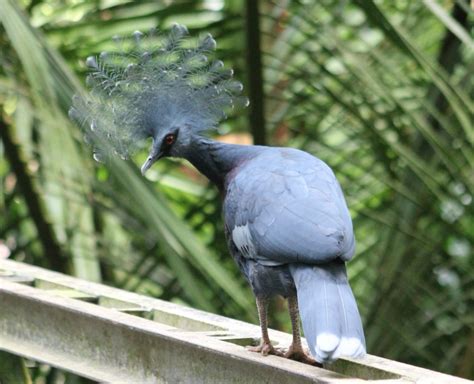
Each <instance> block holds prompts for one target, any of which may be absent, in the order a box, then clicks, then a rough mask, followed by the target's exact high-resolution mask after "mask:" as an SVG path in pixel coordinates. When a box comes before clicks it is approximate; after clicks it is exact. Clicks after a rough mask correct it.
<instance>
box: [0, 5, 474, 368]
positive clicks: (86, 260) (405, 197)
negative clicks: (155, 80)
mask: <svg viewBox="0 0 474 384" xmlns="http://www.w3.org/2000/svg"><path fill="white" fill-rule="evenodd" d="M21 3H22V5H23V9H22V10H20V9H19V7H18V6H16V5H14V4H15V3H14V2H13V1H10V0H0V8H1V9H2V11H1V12H0V62H1V64H2V66H1V67H0V105H1V106H3V114H2V115H1V116H2V118H1V119H0V120H1V121H2V124H1V125H2V126H1V128H0V129H2V141H3V143H4V144H3V147H0V148H3V149H0V150H3V151H4V153H5V159H0V175H1V177H2V188H1V189H0V196H1V199H0V207H1V209H2V211H3V212H5V214H2V215H1V216H0V246H1V249H0V251H1V250H2V249H5V247H7V248H8V250H9V252H11V255H10V257H12V258H15V259H18V260H24V261H27V262H30V263H34V264H38V265H44V266H48V267H51V268H55V269H60V270H63V271H66V272H68V273H72V274H75V275H77V276H80V277H83V278H88V279H91V280H99V279H101V280H103V281H105V282H106V283H109V284H112V285H116V286H119V287H123V288H126V289H130V290H136V291H138V292H141V293H145V294H150V295H153V296H156V297H160V298H163V299H166V300H173V301H179V302H181V303H185V304H188V305H191V306H195V307H199V308H203V309H206V310H210V311H214V312H218V313H222V314H225V315H228V316H232V317H236V318H241V319H246V320H249V319H250V320H254V321H255V319H256V317H255V310H254V306H253V299H252V295H251V293H250V291H249V289H248V288H247V287H246V284H245V283H244V281H243V279H242V278H241V277H240V274H239V272H238V271H237V269H236V267H235V266H234V264H233V262H232V260H231V259H230V257H229V256H228V255H227V250H226V245H225V241H224V238H223V226H222V220H221V217H220V207H219V196H218V194H217V192H216V191H215V190H214V189H212V188H209V187H208V186H207V183H206V182H205V181H204V180H203V179H202V178H200V177H199V176H198V175H196V174H195V173H194V172H193V171H192V170H191V168H190V167H189V166H188V165H187V164H185V163H183V162H163V163H161V164H158V165H157V166H156V168H155V169H153V170H151V172H150V175H149V180H146V179H144V178H142V177H141V176H140V175H139V172H138V167H137V165H136V164H134V163H133V162H124V161H121V160H117V161H114V162H113V163H112V164H111V165H110V166H108V167H104V166H101V165H99V164H97V163H95V162H94V161H93V160H92V158H91V151H90V148H88V147H86V146H84V145H83V143H82V134H81V132H79V130H78V129H77V128H76V127H75V126H73V125H72V124H71V123H70V122H69V120H68V119H67V117H66V115H65V112H66V111H67V109H68V107H69V105H70V97H71V94H72V93H74V92H76V91H78V90H80V89H81V87H82V86H81V82H82V81H83V80H84V79H85V72H86V69H85V65H84V59H85V58H86V57H87V56H88V55H90V54H94V53H98V52H100V51H102V50H106V49H109V48H111V38H112V36H113V35H115V34H123V33H125V34H131V33H132V32H133V31H134V30H136V29H144V30H145V29H147V28H151V27H155V26H156V27H158V28H166V27H168V26H170V24H171V23H172V22H179V23H183V24H186V25H187V26H188V27H189V29H190V32H191V33H192V34H199V33H200V32H204V31H206V32H211V33H212V34H213V35H214V36H215V38H216V40H217V42H218V53H217V56H218V57H219V58H222V59H224V61H226V64H228V65H229V66H230V67H233V68H234V69H235V70H236V78H237V79H239V80H244V81H245V80H246V79H247V78H248V66H247V65H246V63H245V55H243V52H244V50H245V46H244V45H243V44H244V42H245V41H246V39H245V33H246V30H245V29H244V25H245V23H244V22H243V20H242V19H243V17H244V14H245V12H244V10H243V9H242V2H236V1H222V2H220V1H184V0H183V1H176V2H160V1H140V2H125V1H119V0H117V1H111V2H104V3H103V4H102V3H101V6H100V7H99V5H98V2H95V1H86V0H76V1H72V0H71V1H66V0H64V1H59V0H44V1H41V0H36V1H26V0H25V1H23V2H21ZM260 13H261V17H260V22H261V28H260V29H261V36H260V37H261V43H262V44H261V48H262V52H261V54H262V59H263V75H264V84H263V85H264V93H265V95H266V96H265V99H264V106H265V121H266V132H267V137H266V140H267V142H269V143H271V144H274V145H290V146H295V147H299V148H303V149H305V150H307V151H309V152H311V153H314V154H315V155H317V156H318V157H320V158H322V159H323V160H325V161H326V162H328V164H330V165H331V166H332V167H333V168H334V169H335V170H336V173H337V175H338V178H339V180H340V181H341V184H342V186H343V189H344V190H345V192H346V196H347V200H348V203H349V206H350V208H351V210H352V213H353V217H354V225H355V230H356V237H357V240H358V248H357V255H356V257H355V259H354V261H352V262H351V263H350V264H349V273H350V275H351V281H352V286H353V288H354V291H355V294H356V296H357V298H358V302H359V305H360V309H361V311H362V314H363V317H364V323H365V327H366V333H367V342H368V350H369V352H370V353H373V354H378V355H382V356H387V357H389V358H394V359H397V360H401V361H406V362H409V363H412V364H417V365H421V366H426V367H429V368H433V369H436V370H441V371H445V372H450V373H454V374H459V375H463V376H466V377H474V372H473V369H474V368H473V363H472V361H474V350H473V348H472V343H473V341H474V317H473V311H472V308H473V307H474V284H473V282H474V281H473V278H472V276H473V271H474V258H473V257H472V256H473V246H474V235H473V234H474V220H473V217H474V216H473V213H474V212H473V208H472V207H473V205H472V195H473V192H474V173H473V169H474V167H473V163H474V149H473V148H474V146H473V142H474V128H473V118H472V116H473V114H474V106H473V102H472V97H473V79H472V75H470V74H471V73H472V69H473V64H474V63H473V58H474V52H473V47H474V45H473V40H472V37H471V36H470V35H469V32H468V29H467V25H468V24H469V22H472V19H473V13H472V11H471V10H470V8H469V5H468V3H467V1H465V0H459V1H456V2H455V1H448V0H447V1H442V2H441V1H438V2H431V1H415V2H410V1H402V0H397V1H388V0H377V1H365V0H357V1H354V2H347V1H339V0H321V1H318V2H312V1H303V0H300V1H291V2H290V1H279V2H262V4H261V9H260ZM33 26H34V27H33ZM249 30H250V29H249ZM252 38H258V36H252ZM247 89H248V87H247ZM245 117H246V116H243V115H242V114H241V116H237V117H233V118H232V119H230V120H228V121H226V122H225V123H224V124H222V126H221V132H222V133H223V132H228V131H230V130H232V131H233V132H242V131H245V130H246V128H245V127H246V126H247V123H246V121H245ZM6 127H8V129H6ZM254 129H255V128H254ZM262 129H263V127H262ZM8 141H10V142H11V143H12V144H13V145H10V146H8V145H7V142H8ZM15 143H18V144H19V145H15ZM144 156H145V154H139V155H138V157H137V158H136V159H134V160H135V162H136V163H137V164H139V163H140V162H141V161H142V160H143V159H144ZM15 159H16V160H15ZM18 159H19V161H17V160H18ZM22 175H23V177H22ZM25 176H27V178H28V179H29V180H30V181H31V183H28V182H26V183H25V182H24V180H25ZM190 176H191V177H190ZM40 229H41V230H40ZM48 230H49V231H50V232H48ZM48 233H51V236H49V237H48V236H47V234H48ZM45 234H46V235H45ZM55 247H56V248H57V249H58V250H59V251H58V254H59V257H60V260H59V262H58V260H56V258H55V255H56V253H55V252H54V249H56V248H55ZM1 256H2V254H1V253H0V257H1ZM61 260H62V261H63V262H62V263H61ZM275 309H276V310H277V311H276V313H275V314H274V316H273V324H274V325H276V326H278V327H283V328H287V327H288V322H287V320H286V315H285V314H284V311H285V309H284V308H281V305H280V303H277V306H276V308H275Z"/></svg>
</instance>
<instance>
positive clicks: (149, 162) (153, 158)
mask: <svg viewBox="0 0 474 384" xmlns="http://www.w3.org/2000/svg"><path fill="white" fill-rule="evenodd" d="M162 157H163V152H157V151H155V150H153V149H152V150H151V151H150V154H149V155H148V158H147V159H146V161H145V163H144V164H143V165H142V168H141V171H142V175H145V172H146V171H148V169H149V168H150V167H151V166H152V165H153V164H154V163H155V162H156V161H158V160H159V159H160V158H162Z"/></svg>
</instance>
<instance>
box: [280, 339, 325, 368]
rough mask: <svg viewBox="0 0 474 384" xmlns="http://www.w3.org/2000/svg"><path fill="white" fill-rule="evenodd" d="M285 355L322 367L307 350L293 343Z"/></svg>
mask: <svg viewBox="0 0 474 384" xmlns="http://www.w3.org/2000/svg"><path fill="white" fill-rule="evenodd" d="M284 357H286V358H287V359H291V360H296V361H299V362H301V363H304V364H309V365H315V366H318V367H322V365H321V364H319V363H318V362H317V361H316V360H314V359H313V358H312V357H311V356H310V355H309V353H308V352H307V351H305V350H304V349H303V347H302V346H301V345H300V346H294V345H293V344H292V345H290V348H288V351H287V352H286V353H285V354H284Z"/></svg>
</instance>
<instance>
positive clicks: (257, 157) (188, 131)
mask: <svg viewBox="0 0 474 384" xmlns="http://www.w3.org/2000/svg"><path fill="white" fill-rule="evenodd" d="M118 44H120V45H121V46H122V47H121V49H120V50H118V51H117V52H114V53H106V52H103V53H101V54H100V56H99V57H97V58H96V57H90V58H88V59H87V62H86V63H87V65H88V66H89V67H90V69H91V71H90V74H89V76H88V79H87V83H88V85H89V86H90V87H91V92H90V94H88V95H83V96H77V97H75V98H74V106H73V107H72V108H71V110H70V116H71V117H72V118H73V119H75V120H76V121H78V122H79V123H80V124H81V125H82V126H83V127H85V131H86V138H87V140H88V141H90V142H91V143H92V145H93V146H94V157H95V158H96V159H106V158H107V157H108V156H110V155H114V154H116V155H119V156H121V157H125V158H126V157H128V156H129V153H130V152H131V149H133V148H137V146H138V145H137V144H138V143H140V141H141V139H144V138H147V137H151V138H152V139H153V143H152V146H151V150H150V152H149V156H148V158H147V160H146V162H145V163H144V164H143V166H142V169H141V171H142V173H143V174H145V172H146V171H147V170H148V169H149V168H150V167H151V166H152V165H153V163H155V162H156V161H157V160H158V159H160V158H162V157H181V158H185V159H187V160H189V161H190V162H191V163H192V164H193V165H194V166H195V167H196V168H197V169H198V170H199V171H200V172H201V173H203V174H204V175H205V176H207V177H208V178H209V180H211V181H212V182H213V183H214V184H215V185H216V186H217V188H219V190H220V191H221V194H222V196H223V215H224V220H225V233H226V236H227V241H228V246H229V250H230V253H231V255H232V257H233V258H234V260H235V261H236V263H237V265H238V266H239V268H240V270H241V271H242V273H243V274H244V276H245V278H246V279H247V281H248V283H249V284H250V286H251V288H252V290H253V292H254V294H255V296H256V301H257V308H258V314H259V318H260V325H261V330H262V339H261V343H260V345H259V346H257V347H250V348H249V349H251V350H254V351H258V352H261V353H262V354H264V355H267V354H281V352H280V351H278V350H277V349H276V348H274V347H273V346H272V345H271V343H270V339H269V336H268V332H267V304H268V301H269V299H270V298H272V297H273V296H276V295H281V296H283V297H285V298H287V299H288V303H289V312H290V317H291V322H292V326H293V342H292V345H291V346H290V348H289V349H288V351H287V352H286V354H285V356H287V357H289V358H293V359H296V360H300V361H305V362H310V363H312V362H314V360H313V359H312V358H311V357H310V356H308V355H306V353H305V351H304V350H303V347H302V344H301V339H300V331H299V316H301V320H302V324H303V330H304V333H305V336H306V339H307V342H308V345H309V348H310V351H311V355H312V356H313V358H314V359H315V360H316V361H317V362H319V363H326V362H331V361H334V360H336V359H337V358H339V357H343V356H346V357H350V358H358V357H361V356H363V355H364V354H365V340H364V332H363V329H362V323H361V318H360V315H359V312H358V309H357V304H356V301H355V299H354V295H353V293H352V291H351V288H350V286H349V282H348V279H347V274H346V267H345V263H346V261H348V260H350V259H351V258H352V256H353V254H354V248H355V241H354V234H353V229H352V222H351V217H350V215H349V211H348V208H347V205H346V201H345V199H344V195H343V193H342V190H341V187H340V186H339V183H338V182H337V180H336V178H335V176H334V173H333V172H332V171H331V169H330V168H329V167H328V166H327V165H326V164H325V163H324V162H323V161H321V160H319V159H318V158H316V157H314V156H312V155H310V154H308V153H306V152H303V151H300V150H297V149H292V148H272V147H265V146H253V145H250V146H245V145H232V144H224V143H222V142H218V141H214V140H211V139H209V138H208V137H206V136H205V135H204V133H205V132H206V131H208V130H209V129H212V128H215V127H216V126H217V124H218V123H219V121H220V120H222V119H223V118H224V117H225V113H226V111H229V110H231V109H232V108H233V107H234V106H235V105H237V104H244V105H245V104H246V99H245V98H243V97H241V96H239V95H240V92H241V90H242V85H241V84H240V83H239V82H236V81H234V80H232V75H233V73H232V70H228V69H226V68H224V66H223V63H222V62H221V61H209V59H208V56H209V55H208V54H209V53H210V51H212V50H214V49H215V45H216V43H215V41H214V39H213V38H212V36H210V35H206V36H203V37H201V38H199V39H197V40H193V39H192V38H190V37H188V32H187V29H186V28H185V27H184V26H181V25H174V26H173V27H172V29H171V31H170V32H169V34H167V35H164V34H159V33H155V32H154V31H151V32H150V33H148V34H146V35H145V34H142V33H141V32H138V31H137V32H135V33H134V34H133V36H132V37H130V38H122V39H119V40H118Z"/></svg>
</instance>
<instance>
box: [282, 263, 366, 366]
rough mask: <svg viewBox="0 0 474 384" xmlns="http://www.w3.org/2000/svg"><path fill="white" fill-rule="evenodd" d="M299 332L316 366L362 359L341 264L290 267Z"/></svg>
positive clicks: (357, 323)
mask: <svg viewBox="0 0 474 384" xmlns="http://www.w3.org/2000/svg"><path fill="white" fill-rule="evenodd" d="M291 274H292V276H293V279H294V281H295V285H296V290H297V295H298V306H299V311H300V315H301V321H302V323H303V330H304V333H305V336H306V340H307V341H308V344H309V348H310V350H311V354H312V355H313V357H314V358H315V359H316V360H317V361H318V362H320V363H327V362H331V361H334V360H337V359H338V358H340V357H350V358H359V357H363V356H364V355H365V338H364V330H363V329H362V321H361V319H360V315H359V311H358V309H357V303H356V301H355V298H354V295H353V293H352V290H351V287H350V285H349V281H348V280H347V274H346V267H345V264H344V263H343V262H339V261H338V262H333V263H331V264H324V265H302V264H299V265H298V264H294V265H292V266H291Z"/></svg>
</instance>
